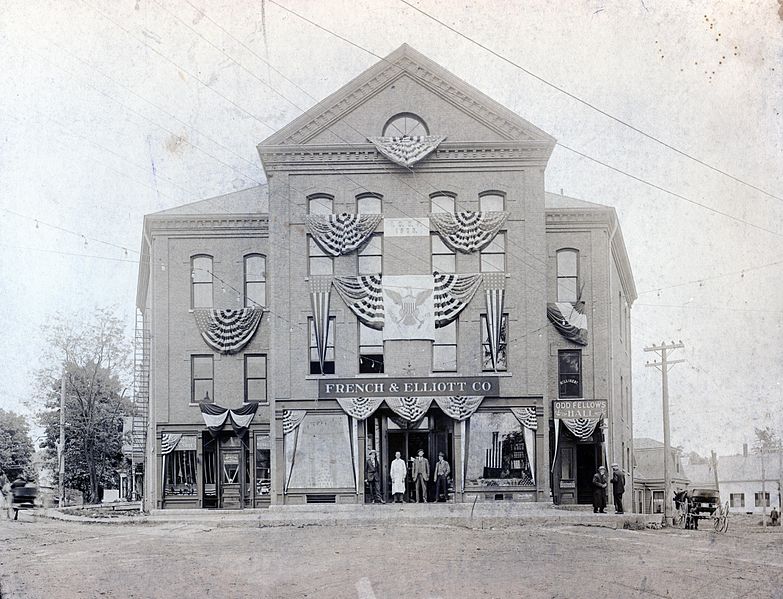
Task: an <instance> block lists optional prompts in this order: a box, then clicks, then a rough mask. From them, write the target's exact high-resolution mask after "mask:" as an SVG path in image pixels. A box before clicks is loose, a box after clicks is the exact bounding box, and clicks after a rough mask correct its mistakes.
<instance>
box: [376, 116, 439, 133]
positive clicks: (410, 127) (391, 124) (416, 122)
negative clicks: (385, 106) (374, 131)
mask: <svg viewBox="0 0 783 599" xmlns="http://www.w3.org/2000/svg"><path fill="white" fill-rule="evenodd" d="M429 134H430V130H429V128H428V127H427V125H426V124H425V123H424V121H423V120H422V119H421V117H419V116H417V115H415V114H413V113H412V112H401V113H399V114H395V115H394V116H393V117H392V118H390V119H389V120H388V121H386V124H385V125H384V127H383V136H384V137H414V136H417V135H429Z"/></svg>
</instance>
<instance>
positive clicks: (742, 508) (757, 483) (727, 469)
mask: <svg viewBox="0 0 783 599" xmlns="http://www.w3.org/2000/svg"><path fill="white" fill-rule="evenodd" d="M781 460H783V455H781V452H770V453H768V454H765V455H764V456H763V462H764V468H763V470H764V476H763V480H764V484H763V485H762V456H760V455H758V454H755V453H753V454H750V453H748V446H747V445H744V446H743V453H742V455H731V456H720V457H718V485H719V488H720V496H721V501H724V502H725V501H728V502H729V506H730V508H731V509H732V510H735V511H739V512H747V513H749V514H751V513H756V514H760V513H762V510H763V507H762V506H763V503H762V501H763V497H764V496H763V495H762V486H763V487H764V489H763V493H764V494H765V495H766V504H767V511H769V510H770V509H771V507H772V506H775V507H777V508H778V509H780V508H781V504H780V476H781V471H780V470H781V468H780V464H781Z"/></svg>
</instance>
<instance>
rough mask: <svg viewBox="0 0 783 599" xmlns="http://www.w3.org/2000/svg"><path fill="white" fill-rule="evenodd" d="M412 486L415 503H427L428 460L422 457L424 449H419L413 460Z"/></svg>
mask: <svg viewBox="0 0 783 599" xmlns="http://www.w3.org/2000/svg"><path fill="white" fill-rule="evenodd" d="M411 476H412V477H413V486H414V487H416V503H422V495H424V500H423V503H427V481H428V480H430V461H429V460H428V459H427V458H425V457H424V450H423V449H420V450H419V455H417V456H416V459H415V460H413V472H412V473H411Z"/></svg>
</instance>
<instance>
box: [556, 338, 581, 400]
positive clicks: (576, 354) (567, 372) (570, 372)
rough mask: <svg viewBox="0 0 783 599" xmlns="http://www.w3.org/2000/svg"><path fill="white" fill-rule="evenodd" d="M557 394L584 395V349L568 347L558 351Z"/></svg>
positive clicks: (562, 395) (564, 395)
mask: <svg viewBox="0 0 783 599" xmlns="http://www.w3.org/2000/svg"><path fill="white" fill-rule="evenodd" d="M557 384H558V389H557V396H558V397H562V398H567V397H582V351H581V350H578V349H567V350H565V349H564V350H561V351H559V352H557Z"/></svg>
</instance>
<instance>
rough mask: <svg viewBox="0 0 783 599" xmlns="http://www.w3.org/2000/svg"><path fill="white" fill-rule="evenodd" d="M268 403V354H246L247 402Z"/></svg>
mask: <svg viewBox="0 0 783 599" xmlns="http://www.w3.org/2000/svg"><path fill="white" fill-rule="evenodd" d="M251 401H252V402H258V403H267V398H266V356H265V355H263V354H245V403H249V402H251Z"/></svg>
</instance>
